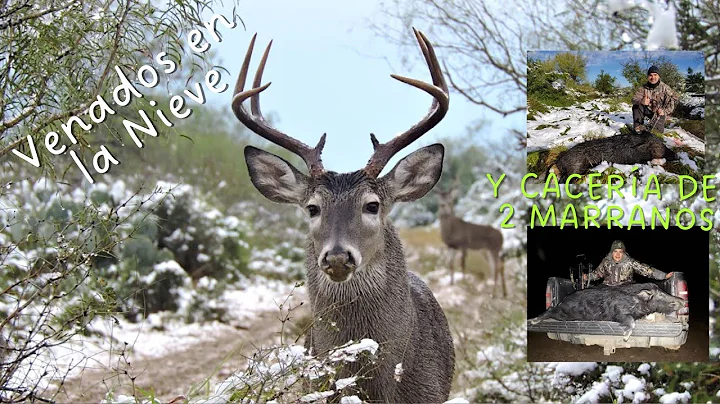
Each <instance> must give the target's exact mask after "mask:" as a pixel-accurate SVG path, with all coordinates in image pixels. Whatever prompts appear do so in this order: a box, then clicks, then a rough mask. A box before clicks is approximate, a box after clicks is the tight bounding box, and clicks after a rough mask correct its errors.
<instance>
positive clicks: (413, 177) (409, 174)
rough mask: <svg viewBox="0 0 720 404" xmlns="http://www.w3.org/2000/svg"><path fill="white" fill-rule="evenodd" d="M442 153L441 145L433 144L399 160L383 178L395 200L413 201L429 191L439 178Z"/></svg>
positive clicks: (443, 152) (443, 151)
mask: <svg viewBox="0 0 720 404" xmlns="http://www.w3.org/2000/svg"><path fill="white" fill-rule="evenodd" d="M444 155H445V148H444V147H443V145H441V144H434V145H430V146H427V147H423V148H422V149H419V150H416V151H414V152H412V153H410V154H409V155H407V156H406V157H405V158H403V159H402V160H400V162H398V163H397V165H396V166H395V167H394V168H393V169H392V171H390V172H389V173H388V174H387V175H386V176H385V177H384V178H383V179H385V180H386V181H387V182H388V184H389V185H390V188H391V189H392V195H393V198H394V200H395V202H398V201H399V202H410V201H414V200H416V199H420V198H422V197H423V196H425V194H427V193H428V192H430V190H431V189H432V188H433V187H434V186H435V184H436V183H437V182H438V180H439V179H440V174H441V173H442V165H443V164H442V163H443V156H444Z"/></svg>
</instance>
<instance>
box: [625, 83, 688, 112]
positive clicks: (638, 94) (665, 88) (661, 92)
mask: <svg viewBox="0 0 720 404" xmlns="http://www.w3.org/2000/svg"><path fill="white" fill-rule="evenodd" d="M645 93H647V94H648V97H650V105H648V107H649V108H650V110H651V111H652V112H656V111H657V109H658V108H662V109H663V111H665V114H666V115H670V114H672V112H673V111H674V110H675V105H677V101H678V95H677V94H675V91H673V89H672V88H670V86H669V85H667V84H665V83H663V82H662V81H660V82H658V85H657V86H656V87H655V88H651V87H650V84H649V83H645V84H644V85H643V86H642V87H640V88H638V89H637V91H635V95H633V98H632V103H633V105H641V102H642V99H643V97H644V96H645Z"/></svg>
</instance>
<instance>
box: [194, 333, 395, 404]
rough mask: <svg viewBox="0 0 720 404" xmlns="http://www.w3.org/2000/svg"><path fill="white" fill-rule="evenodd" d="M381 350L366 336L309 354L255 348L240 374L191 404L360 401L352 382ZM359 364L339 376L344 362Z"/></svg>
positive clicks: (295, 348) (298, 348) (293, 348)
mask: <svg viewBox="0 0 720 404" xmlns="http://www.w3.org/2000/svg"><path fill="white" fill-rule="evenodd" d="M379 350H382V348H381V347H379V345H378V343H377V342H375V341H373V340H371V339H363V340H361V341H350V342H348V343H347V344H344V345H343V346H340V347H337V348H335V349H333V350H331V351H330V352H326V353H322V354H321V355H310V354H308V352H306V349H305V348H304V347H301V346H298V345H289V346H288V345H281V346H275V347H271V348H265V349H259V350H257V351H256V352H255V354H254V355H253V357H252V358H251V359H250V361H249V362H248V365H247V367H246V369H245V371H243V372H238V373H235V374H233V375H232V376H230V377H229V378H227V379H226V380H225V381H223V382H222V383H220V384H218V385H217V386H216V387H215V389H214V391H213V392H212V393H211V394H209V396H208V397H203V398H200V397H198V399H196V400H192V402H194V403H198V404H201V403H202V404H205V403H216V402H246V401H248V402H249V401H257V402H304V403H311V402H324V400H325V399H333V400H339V402H342V403H360V402H361V401H360V399H359V398H358V396H357V395H358V394H359V392H358V389H357V385H356V382H357V381H358V380H359V379H360V378H362V377H363V373H365V372H367V369H369V368H370V367H371V366H372V365H373V363H374V361H375V360H376V359H377V357H378V351H379ZM356 362H358V363H361V364H362V366H361V369H360V371H358V373H356V374H354V375H353V374H343V377H342V378H338V376H339V375H340V374H342V373H341V372H343V368H344V367H345V365H346V364H348V363H356Z"/></svg>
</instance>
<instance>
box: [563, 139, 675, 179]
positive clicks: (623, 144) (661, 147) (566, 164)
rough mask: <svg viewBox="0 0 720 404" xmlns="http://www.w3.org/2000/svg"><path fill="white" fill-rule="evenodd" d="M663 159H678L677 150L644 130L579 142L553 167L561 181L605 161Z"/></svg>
mask: <svg viewBox="0 0 720 404" xmlns="http://www.w3.org/2000/svg"><path fill="white" fill-rule="evenodd" d="M663 158H664V159H666V160H677V159H678V157H677V155H676V154H675V152H673V151H672V150H670V149H669V148H668V147H667V146H665V142H663V141H662V139H660V138H659V137H657V136H655V135H653V134H652V133H650V132H647V131H645V132H641V133H639V134H630V135H615V136H610V137H606V138H602V139H593V140H588V141H587V142H583V143H579V144H577V145H575V146H573V147H571V148H570V149H568V150H567V151H565V152H563V153H561V154H560V156H559V157H558V158H557V160H556V161H555V165H554V166H553V167H551V170H553V171H554V172H555V175H557V176H558V178H559V179H560V181H563V182H564V181H565V180H567V177H568V176H570V174H580V175H583V174H585V173H587V171H588V170H589V169H590V168H592V167H595V166H597V165H598V164H600V163H602V162H603V161H607V162H608V163H617V164H637V163H646V162H648V161H651V160H659V159H663Z"/></svg>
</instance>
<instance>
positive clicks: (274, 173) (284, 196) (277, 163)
mask: <svg viewBox="0 0 720 404" xmlns="http://www.w3.org/2000/svg"><path fill="white" fill-rule="evenodd" d="M245 162H246V163H247V167H248V173H249V174H250V180H251V181H252V183H253V185H254V186H255V188H257V190H258V191H260V193H261V194H263V196H265V197H266V198H268V199H270V200H271V201H273V202H276V203H296V204H299V203H300V202H301V201H302V198H303V197H304V195H305V190H306V188H307V186H308V183H309V182H310V181H309V178H308V176H307V175H305V174H303V173H301V172H300V171H298V170H297V169H296V168H295V167H293V165H292V164H290V163H288V162H287V161H286V160H285V159H283V158H282V157H278V156H276V155H274V154H272V153H268V152H266V151H264V150H260V149H258V148H255V147H252V146H246V147H245Z"/></svg>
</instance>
